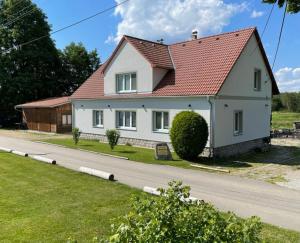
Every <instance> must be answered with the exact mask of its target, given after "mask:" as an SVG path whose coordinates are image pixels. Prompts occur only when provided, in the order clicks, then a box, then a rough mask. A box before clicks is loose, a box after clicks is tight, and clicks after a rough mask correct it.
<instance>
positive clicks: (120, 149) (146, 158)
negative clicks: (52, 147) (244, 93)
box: [42, 138, 247, 170]
mask: <svg viewBox="0 0 300 243" xmlns="http://www.w3.org/2000/svg"><path fill="white" fill-rule="evenodd" d="M42 141H43V142H47V143H52V144H56V145H63V146H65V147H68V148H74V149H84V150H88V151H93V152H99V153H105V154H110V155H116V156H122V157H126V158H128V159H129V160H132V161H137V162H142V163H147V164H160V165H170V166H177V167H181V168H186V169H199V168H195V167H193V166H191V165H190V164H191V162H190V161H187V160H182V159H180V158H179V157H178V156H177V155H176V153H172V156H173V160H156V159H155V157H154V150H153V149H149V148H140V147H135V146H127V145H117V146H116V147H115V148H114V150H111V149H110V147H109V145H108V144H106V143H100V142H99V141H96V140H85V139H81V140H80V141H79V143H78V144H77V145H75V144H74V142H73V140H72V139H60V138H57V139H55V138H54V139H46V140H42ZM196 163H197V164H201V165H205V166H210V167H213V168H216V167H224V168H225V167H226V168H227V169H228V168H233V167H239V168H240V167H244V166H247V165H245V164H238V163H235V162H233V161H230V160H222V159H219V160H218V161H214V160H212V159H209V158H199V160H198V161H196ZM202 170H203V169H202Z"/></svg>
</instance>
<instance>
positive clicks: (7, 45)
mask: <svg viewBox="0 0 300 243" xmlns="http://www.w3.org/2000/svg"><path fill="white" fill-rule="evenodd" d="M29 11H31V12H29ZM28 12H29V13H28ZM50 31H51V28H50V26H49V24H48V23H47V17H46V16H45V14H44V13H43V12H42V11H41V9H39V8H38V7H37V6H36V5H35V4H33V3H32V2H31V1H30V0H2V1H0V108H1V110H2V112H3V110H4V111H5V112H6V113H10V114H11V113H13V111H14V106H15V105H16V104H19V103H23V102H27V101H31V100H36V99H41V98H46V97H49V96H56V95H59V94H60V92H61V91H60V89H61V86H60V84H59V83H58V79H57V76H58V70H60V66H61V64H60V59H59V53H58V51H57V49H56V47H55V44H54V42H53V40H52V39H51V37H50ZM41 36H45V38H43V39H41V40H39V41H36V42H32V43H30V44H27V45H23V46H22V45H20V44H22V43H26V42H29V41H31V40H33V39H36V38H39V37H41Z"/></svg>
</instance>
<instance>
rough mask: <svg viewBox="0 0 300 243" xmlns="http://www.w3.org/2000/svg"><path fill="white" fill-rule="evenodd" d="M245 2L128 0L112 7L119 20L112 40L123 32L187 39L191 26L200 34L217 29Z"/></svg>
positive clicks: (120, 0) (168, 39)
mask: <svg viewBox="0 0 300 243" xmlns="http://www.w3.org/2000/svg"><path fill="white" fill-rule="evenodd" d="M115 1H116V2H117V3H121V2H122V1H123V0H115ZM246 6H247V5H246V3H243V4H227V3H224V1H223V0H163V1H162V0H131V1H130V2H128V3H125V4H123V5H120V6H118V7H117V8H116V10H115V15H118V16H120V17H121V21H120V22H119V24H118V27H117V33H116V35H115V36H114V41H115V42H118V41H119V40H120V38H121V37H122V35H124V34H127V35H133V36H136V37H140V38H145V39H150V40H157V39H159V38H161V37H163V38H165V39H166V41H167V42H170V41H175V40H185V39H188V38H189V37H190V35H191V33H192V30H193V29H197V30H198V31H199V35H203V34H207V33H218V32H221V31H222V29H223V27H224V26H226V25H228V24H229V21H230V18H231V17H232V16H234V15H235V14H237V13H239V12H242V11H244V10H245V9H246ZM110 40H111V38H110Z"/></svg>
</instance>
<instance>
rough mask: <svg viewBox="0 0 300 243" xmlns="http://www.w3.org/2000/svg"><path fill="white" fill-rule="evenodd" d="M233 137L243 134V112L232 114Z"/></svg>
mask: <svg viewBox="0 0 300 243" xmlns="http://www.w3.org/2000/svg"><path fill="white" fill-rule="evenodd" d="M233 133H234V135H235V136H238V135H241V134H242V133H243V112H242V111H235V112H234V131H233Z"/></svg>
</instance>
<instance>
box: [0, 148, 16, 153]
mask: <svg viewBox="0 0 300 243" xmlns="http://www.w3.org/2000/svg"><path fill="white" fill-rule="evenodd" d="M0 150H1V151H4V152H7V153H11V152H12V151H13V150H12V149H9V148H4V147H0Z"/></svg>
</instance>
